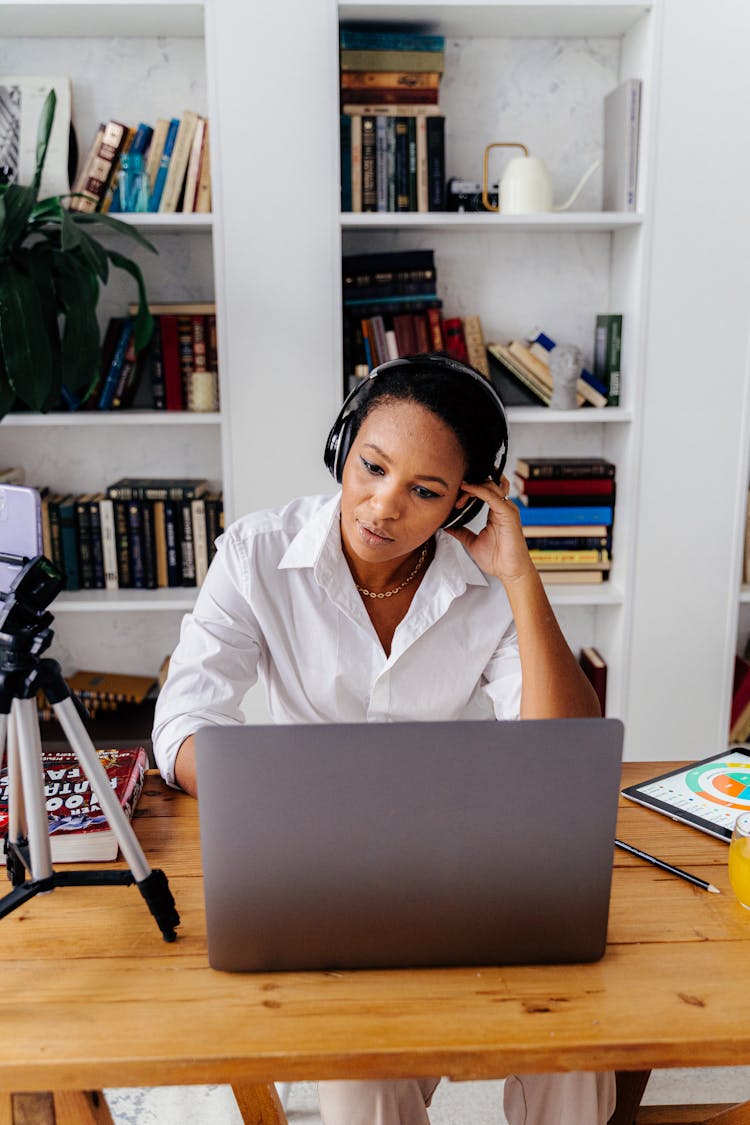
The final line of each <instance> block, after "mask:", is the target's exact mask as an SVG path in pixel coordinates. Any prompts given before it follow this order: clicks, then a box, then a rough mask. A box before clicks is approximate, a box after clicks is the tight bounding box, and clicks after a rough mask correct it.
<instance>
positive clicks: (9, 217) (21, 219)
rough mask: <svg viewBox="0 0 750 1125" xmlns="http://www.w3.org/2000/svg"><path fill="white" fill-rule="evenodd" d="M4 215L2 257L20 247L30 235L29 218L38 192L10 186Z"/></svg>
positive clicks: (0, 230) (0, 226) (0, 239)
mask: <svg viewBox="0 0 750 1125" xmlns="http://www.w3.org/2000/svg"><path fill="white" fill-rule="evenodd" d="M2 203H3V208H4V212H5V213H4V215H3V216H2V221H1V222H0V256H2V255H4V254H9V253H10V252H11V250H13V248H14V247H16V246H20V245H21V243H22V242H23V240H24V238H25V237H26V235H27V234H28V222H29V216H30V215H31V212H32V211H33V209H34V204H35V203H36V190H35V189H34V188H30V187H21V185H20V184H8V190H7V191H6V192H5V194H4V195H3V199H2Z"/></svg>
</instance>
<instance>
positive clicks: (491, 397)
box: [323, 355, 508, 527]
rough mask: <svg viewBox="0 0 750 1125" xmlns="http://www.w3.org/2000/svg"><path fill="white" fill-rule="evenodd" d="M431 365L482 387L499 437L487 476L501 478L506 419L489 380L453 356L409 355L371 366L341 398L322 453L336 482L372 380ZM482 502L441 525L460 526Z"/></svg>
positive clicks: (457, 512)
mask: <svg viewBox="0 0 750 1125" xmlns="http://www.w3.org/2000/svg"><path fill="white" fill-rule="evenodd" d="M430 368H433V369H434V370H435V371H436V372H438V373H439V372H441V371H443V372H455V373H457V374H460V375H461V376H462V377H463V378H469V379H472V380H473V381H474V383H475V384H476V385H477V386H478V387H481V388H482V392H483V394H484V395H485V397H486V399H487V405H488V407H490V408H492V409H493V410H494V412H495V415H496V417H497V426H498V433H499V439H500V441H499V445H498V450H497V454H496V456H495V462H494V467H493V469H492V470H491V471H490V477H491V479H492V480H494V481H495V482H497V481H499V480H500V477H501V476H502V474H503V469H504V468H505V462H506V459H507V456H508V421H507V418H506V415H505V408H504V406H503V404H502V402H501V400H500V397H499V395H498V394H497V392H496V390H495V389H494V387H493V386H492V384H491V383H490V382H489V380H488V379H485V377H484V376H483V375H480V373H479V372H478V371H475V370H474V368H473V367H467V366H466V365H465V364H463V363H460V362H459V361H458V360H456V359H452V358H450V357H448V356H441V355H421V356H409V357H405V358H403V359H390V360H388V361H387V362H386V363H381V364H380V365H379V366H378V367H374V368H373V369H372V371H371V372H370V374H369V375H368V377H367V378H366V379H362V380H361V381H360V382H359V383H357V385H356V386H355V387H354V389H353V390H352V391H350V392H349V394H348V395H347V396H346V398H345V399H344V403H343V406H342V407H341V410H340V411H339V414H338V417H337V418H336V421H335V422H334V423H333V426H332V427H331V432H330V433H329V435H328V438H327V440H326V445H325V452H324V454H323V459H324V461H325V464H326V467H327V469H328V470H329V472H330V473H331V475H332V476H333V478H334V480H336V481H338V483H339V484H340V483H341V479H342V476H343V473H344V463H345V461H346V458H347V457H348V455H349V450H350V449H351V447H352V443H353V441H354V438H355V437H356V433H355V431H354V422H355V417H356V414H357V411H358V410H359V408H360V407H361V406H362V404H363V403H364V402H365V401H366V400H367V398H368V397H369V395H370V394H371V393H372V389H373V386H374V383H375V381H376V380H377V379H378V378H379V376H381V375H383V374H385V372H387V371H394V370H398V369H403V370H404V371H405V372H406V373H407V374H408V372H409V370H410V369H411V370H414V371H417V370H421V371H424V370H426V369H427V370H429V369H430ZM482 505H483V501H481V500H479V499H477V498H476V497H472V499H471V500H469V501H468V502H467V503H466V504H464V505H463V507H461V508H454V509H453V511H452V512H451V514H450V515H449V516H448V519H447V520H446V521H445V523H444V524H443V527H462V526H463V525H464V524H466V523H468V522H469V521H470V520H472V519H473V518H474V517H475V516H476V515H477V513H478V512H479V511H480V510H481V508H482Z"/></svg>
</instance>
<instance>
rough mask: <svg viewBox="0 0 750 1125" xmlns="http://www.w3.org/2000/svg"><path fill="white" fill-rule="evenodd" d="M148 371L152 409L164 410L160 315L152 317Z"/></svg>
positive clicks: (164, 396)
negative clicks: (152, 326) (152, 329)
mask: <svg viewBox="0 0 750 1125" xmlns="http://www.w3.org/2000/svg"><path fill="white" fill-rule="evenodd" d="M147 363H148V371H149V379H150V382H151V403H152V405H153V408H154V410H166V408H167V400H166V388H165V386H164V362H163V359H162V354H161V325H160V317H158V316H155V317H154V334H153V336H152V337H151V347H150V349H149V354H148V359H147Z"/></svg>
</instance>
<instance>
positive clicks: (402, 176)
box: [393, 117, 409, 211]
mask: <svg viewBox="0 0 750 1125" xmlns="http://www.w3.org/2000/svg"><path fill="white" fill-rule="evenodd" d="M394 121H395V129H394V131H395V137H396V152H395V159H394V170H393V176H394V181H395V196H396V210H397V211H408V210H409V124H408V122H407V120H406V118H405V117H396V118H394Z"/></svg>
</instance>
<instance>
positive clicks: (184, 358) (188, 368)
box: [177, 314, 195, 409]
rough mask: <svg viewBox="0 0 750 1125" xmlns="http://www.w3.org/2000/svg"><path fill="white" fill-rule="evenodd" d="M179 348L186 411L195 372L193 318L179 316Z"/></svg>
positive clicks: (183, 400)
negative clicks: (191, 381)
mask: <svg viewBox="0 0 750 1125" xmlns="http://www.w3.org/2000/svg"><path fill="white" fill-rule="evenodd" d="M177 346H178V351H179V359H180V382H181V385H182V402H183V406H184V407H185V409H188V408H189V405H190V380H191V378H192V374H193V371H194V370H195V360H194V357H193V319H192V316H189V315H186V316H181V315H179V314H178V316H177Z"/></svg>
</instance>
